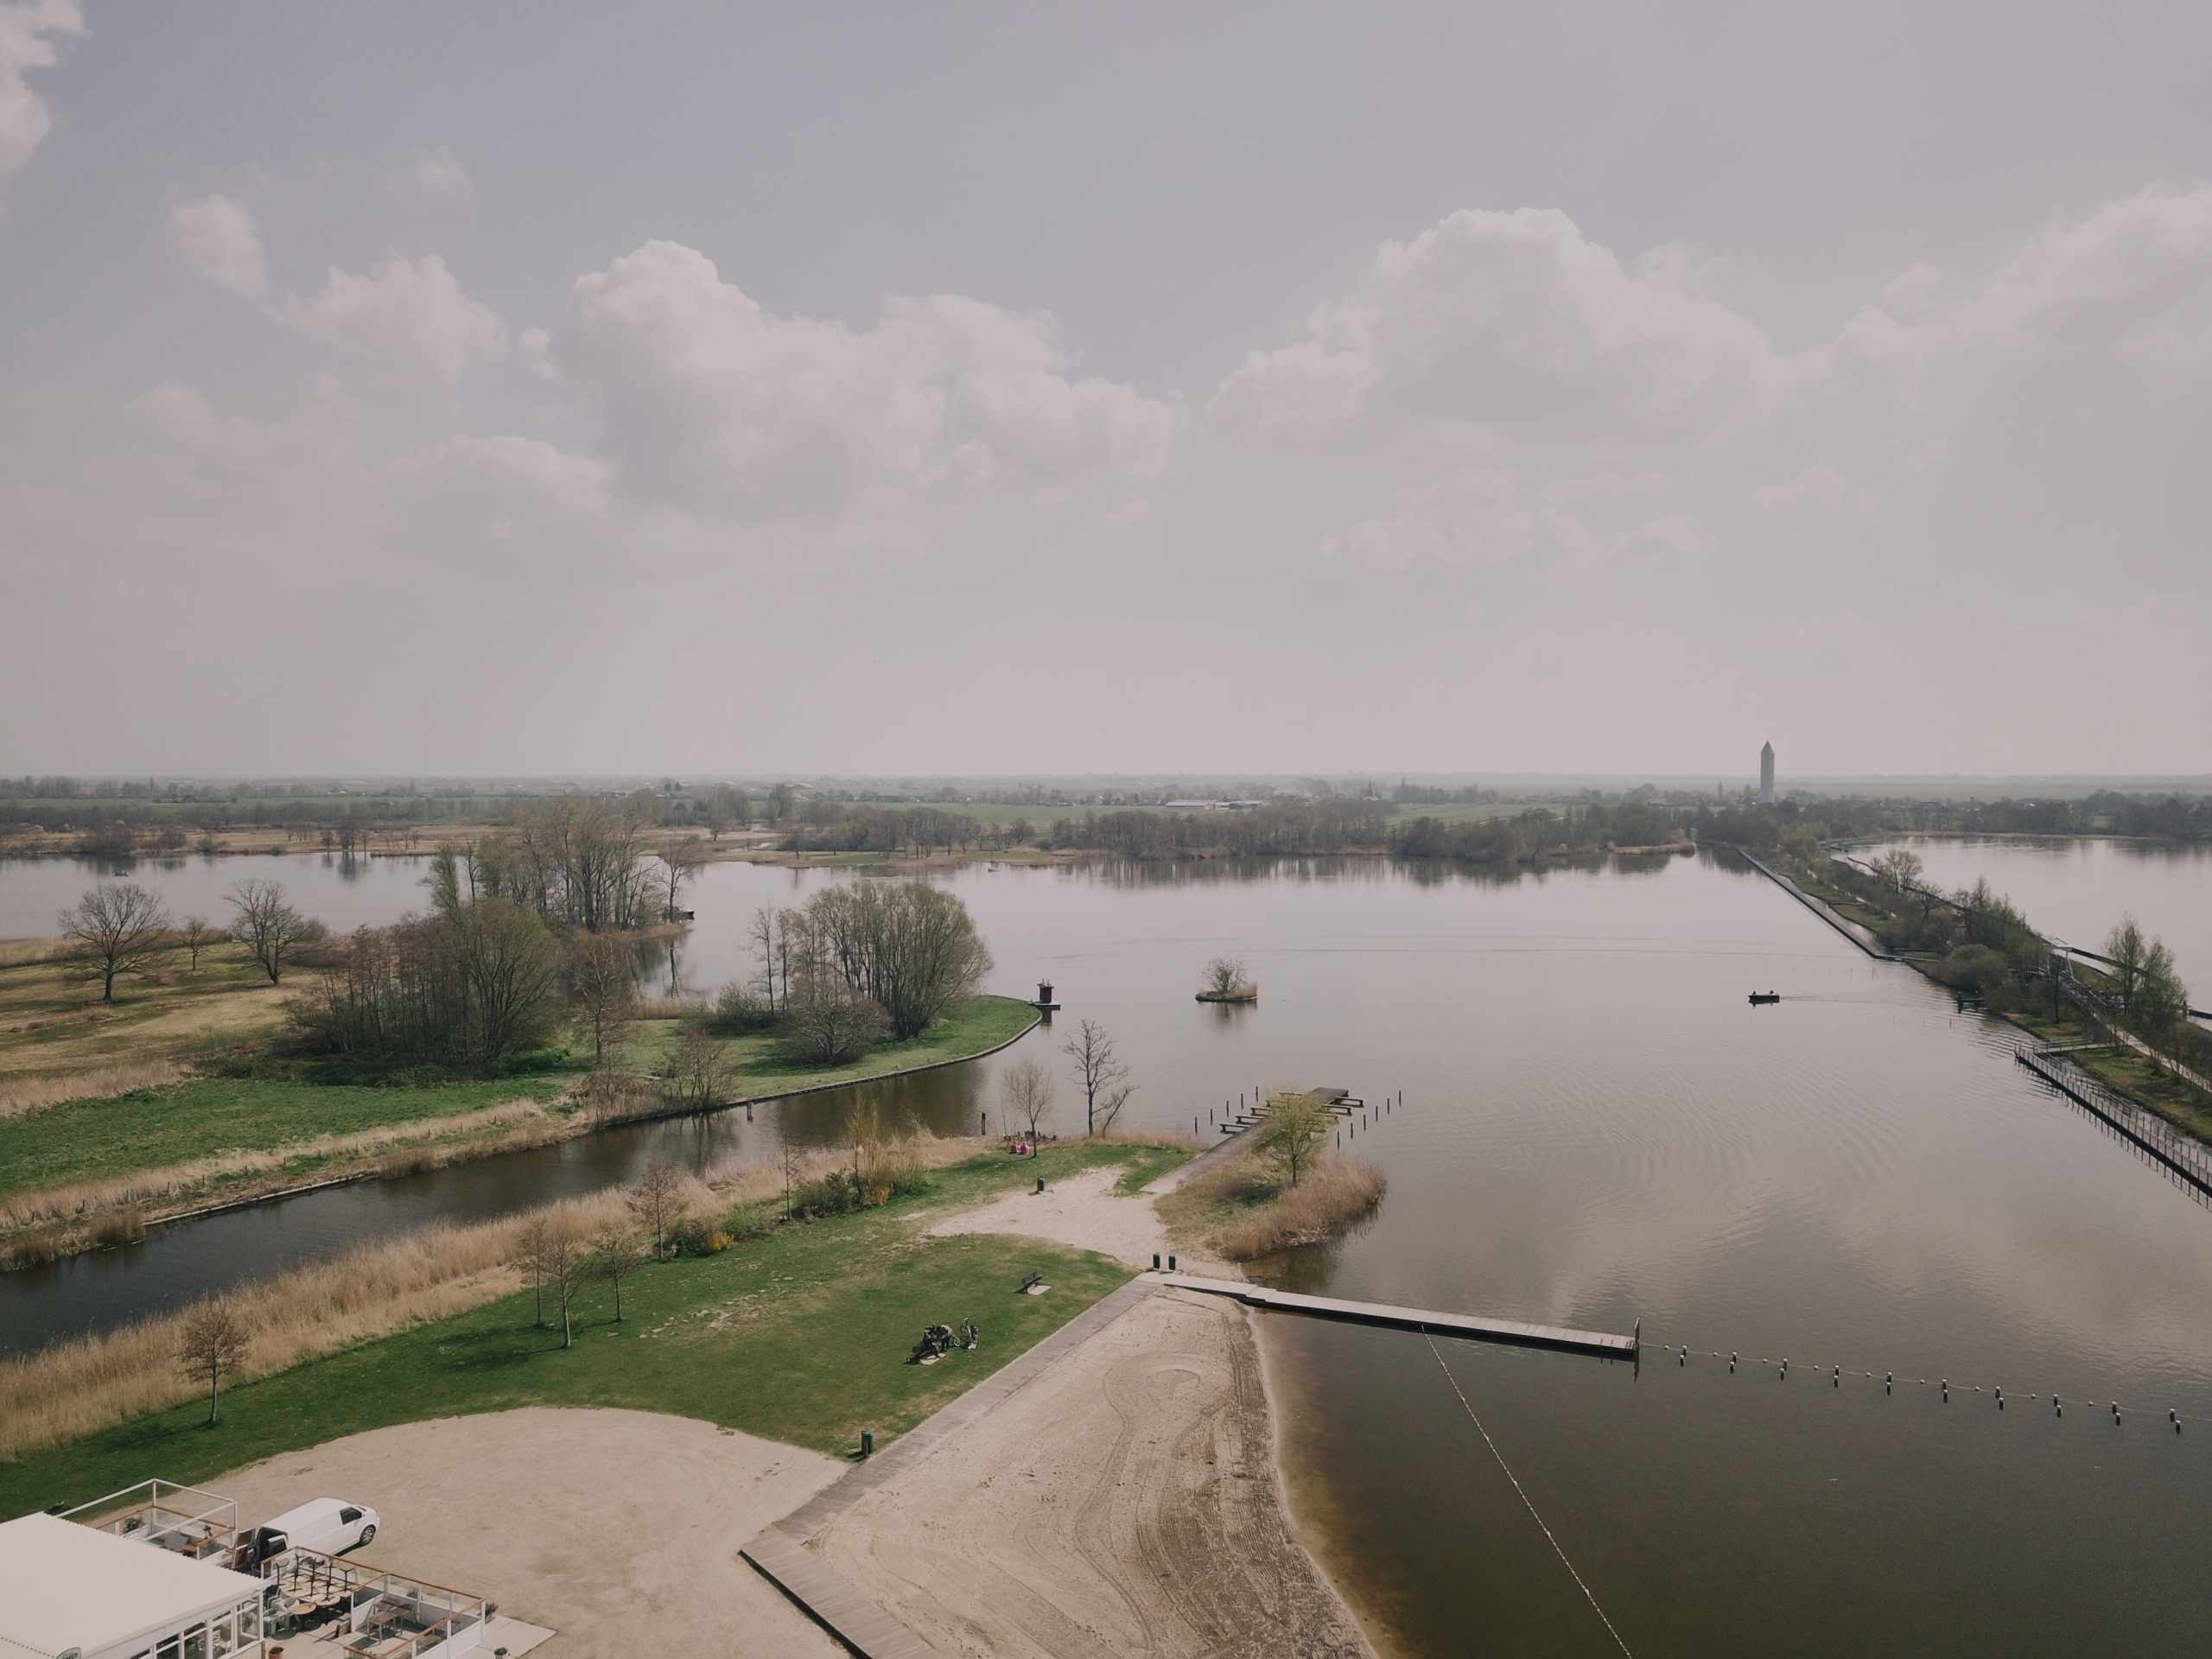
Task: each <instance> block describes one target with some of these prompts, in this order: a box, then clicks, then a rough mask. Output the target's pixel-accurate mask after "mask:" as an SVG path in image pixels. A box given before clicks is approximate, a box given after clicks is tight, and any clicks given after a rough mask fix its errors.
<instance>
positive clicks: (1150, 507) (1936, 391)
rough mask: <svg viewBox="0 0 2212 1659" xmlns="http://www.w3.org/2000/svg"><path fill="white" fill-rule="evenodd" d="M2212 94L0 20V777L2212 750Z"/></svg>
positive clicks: (1624, 36) (1871, 61)
mask: <svg viewBox="0 0 2212 1659" xmlns="http://www.w3.org/2000/svg"><path fill="white" fill-rule="evenodd" d="M2207 63H2212V9H2208V8H2206V7H2204V6H2202V5H2201V4H2197V5H2187V4H2175V5H2157V4H2151V5H2130V4H2126V3H2118V4H2105V5H2101V6H2098V7H2094V8H2090V7H2082V6H2068V7H2056V6H2049V5H2036V4H2007V5H1997V4H1974V5H1941V4H1935V5H1931V4H1927V3H1914V4H1910V5H1907V4H1890V3H1879V0H1876V3H1862V4H1858V5H1854V6H1851V7H1830V8H1824V9H1815V8H1802V7H1786V8H1784V7H1773V6H1766V5H1697V4H1684V5H1674V6H1668V7H1652V6H1649V5H1640V4H1619V5H1599V4H1592V5H1575V4H1563V5H1558V6H1544V7H1535V6H1514V7H1506V6H1484V5H1471V4H1466V3H1457V4H1452V5H1442V6H1428V7H1424V6H1421V5H1414V4H1407V5H1399V6H1393V7H1389V8H1379V7H1353V6H1348V5H1328V6H1323V5H1308V4H1300V3H1281V0H1271V3H1265V4H1259V3H1254V4H1237V3H1217V4H1209V5H1205V6H1191V5H1188V4H1173V5H1150V4H1144V3H1122V4H1116V5H1115V6H1111V7H1099V6H1091V7H1077V6H1068V5H1050V4H1035V3H1023V4H1005V5H977V4H957V3H955V4H942V5H936V6H931V7H911V6H901V7H893V6H889V5H881V6H856V5H840V4H836V3H824V4H819V5H812V6H807V7H745V6H737V5H727V4H713V5H696V6H692V5H671V4H652V3H639V4H630V5H624V6H620V7H608V6H604V5H569V4H560V3H550V0H544V3H530V4H519V3H518V4H500V3H479V4H469V5H454V4H449V3H436V4H413V5H410V4H401V3H392V4H380V5H378V6H374V7H361V6H353V5H342V4H336V3H290V0H288V3H259V4H245V3H226V0H209V3H206V4H200V5H194V6H190V7H180V6H175V5H163V4H155V3H130V4H124V3H116V4H108V3H102V0H83V3H81V4H79V3H77V0H0V773H9V772H79V773H85V774H103V773H107V772H144V773H153V772H160V773H164V774H171V773H192V772H200V773H227V774H237V773H253V774H262V775H267V774H273V773H317V774H326V775H330V774H363V773H385V774H391V773H399V774H407V775H413V774H417V773H420V774H423V775H438V774H469V775H502V774H506V775H512V774H523V773H531V774H543V773H557V772H582V771H590V772H620V773H632V774H634V773H659V772H675V773H677V774H680V775H695V774H710V773H720V772H733V773H739V774H744V775H766V774H769V773H774V772H786V773H793V774H801V773H805V772H843V773H847V774H861V773H896V774H902V775H914V774H927V773H961V774H965V775H989V774H1005V773H1019V772H1049V773H1053V774H1060V775H1065V774H1072V773H1081V772H1193V773H1209V772H1217V773H1221V774H1224V775H1226V774H1230V773H1236V774H1243V775H1250V774H1259V773H1306V772H1339V771H1344V772H1355V771H1373V772H1427V773H1438V772H1453V773H1480V772H1606V773H1615V774H1651V775H1662V774H1665V775H1702V774H1708V773H1709V774H1713V775H1721V774H1726V775H1727V776H1729V777H1732V778H1740V777H1743V776H1745V775H1746V774H1748V773H1750V772H1751V771H1752V770H1753V769H1754V768H1755V766H1756V756H1757V753H1758V746H1759V745H1760V743H1761V742H1763V741H1769V740H1771V741H1773V742H1774V744H1775V747H1776V749H1777V753H1778V755H1779V756H1780V757H1781V764H1782V770H1783V773H1784V775H1785V776H1786V775H1787V774H1788V773H1789V772H1793V771H1795V772H1799V773H1801V774H1830V775H1834V774H1845V773H1865V772H1881V773H1886V774H1900V773H1903V774H1911V773H1941V772H1978V773H1996V772H2002V773H2008V774H2023V775H2030V776H2033V775H2040V774H2050V773H2060V772H2067V773H2162V774H2175V773H2203V772H2212V721H2208V720H2207V719H2206V718H2205V707H2206V700H2207V699H2206V694H2207V692H2208V690H2212V667H2208V664H2209V663H2212V656H2208V653H2207V652H2206V650H2205V647H2204V643H2203V641H2204V632H2205V629H2204V624H2205V621H2206V619H2207V617H2208V616H2209V615H2212V556H2208V553H2212V547H2208V525H2212V464H2208V461H2212V99H2208V98H2206V97H2205V96H2204V93H2203V84H2202V83H2203V76H2202V71H2203V66H2204V65H2206V64H2207Z"/></svg>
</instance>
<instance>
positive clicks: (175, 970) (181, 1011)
mask: <svg viewBox="0 0 2212 1659" xmlns="http://www.w3.org/2000/svg"><path fill="white" fill-rule="evenodd" d="M13 943H16V944H17V950H18V951H19V952H22V953H25V954H30V953H35V952H38V951H39V950H40V946H39V942H37V941H30V940H25V941H20V942H13ZM48 948H49V949H50V948H58V942H57V944H56V945H55V946H53V947H48ZM11 954H15V953H11ZM187 962H188V957H187V954H186V953H185V952H182V951H178V952H176V953H175V954H174V955H173V956H172V957H170V958H169V959H168V960H166V961H164V962H162V963H161V964H160V965H159V967H158V969H157V970H156V972H155V973H153V974H152V975H150V976H147V977H144V978H126V979H118V980H117V981H116V985H115V1000H114V1001H112V1002H103V1001H101V1000H100V987H99V981H98V980H97V979H92V978H91V977H89V976H88V975H87V972H86V966H85V964H84V963H82V962H81V961H77V960H69V959H62V960H38V961H30V962H23V961H20V960H18V961H16V962H14V963H6V964H5V965H0V1093H4V1084H6V1083H7V1082H8V1081H9V1080H11V1079H16V1078H33V1077H66V1076H68V1075H70V1074H72V1073H75V1072H81V1071H95V1070H99V1069H101V1068H104V1067H107V1066H111V1065H117V1064H118V1063H122V1062H130V1063H140V1064H143V1063H145V1062H149V1061H156V1060H167V1061H178V1062H182V1061H188V1060H190V1059H193V1058H200V1057H201V1056H205V1055H207V1054H211V1053H216V1052H229V1051H232V1050H234V1049H236V1048H238V1047H241V1046H249V1045H251V1044H254V1043H258V1042H263V1041H266V1040H267V1039H269V1038H270V1037H272V1036H274V1035H275V1034H276V1033H277V1031H278V1030H279V1029H280V1028H281V1027H283V1024H284V1020H285V1016H284V1011H283V1006H282V1005H283V1001H285V999H287V998H289V997H292V996H296V995H299V993H300V986H299V985H298V984H296V983H288V984H284V985H271V984H270V982H269V976H267V975H266V974H264V973H263V972H262V971H261V970H260V969H258V968H257V967H256V966H254V964H253V961H252V959H251V957H249V956H248V955H247V954H246V951H245V947H244V946H243V945H236V944H218V945H209V946H203V947H202V948H201V950H200V969H199V971H198V972H197V973H194V972H191V971H189V970H188V968H187V966H186V963H187Z"/></svg>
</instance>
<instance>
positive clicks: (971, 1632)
mask: <svg viewBox="0 0 2212 1659" xmlns="http://www.w3.org/2000/svg"><path fill="white" fill-rule="evenodd" d="M810 1548H814V1549H816V1550H817V1552H818V1553H819V1554H821V1555H822V1557H823V1560H825V1561H826V1562H827V1563H828V1564H829V1566H830V1567H833V1568H834V1569H835V1570H836V1572H838V1573H841V1574H842V1576H843V1577H844V1578H845V1579H846V1580H849V1582H850V1583H851V1584H852V1585H853V1586H855V1588H857V1589H859V1590H860V1591H861V1592H862V1593H863V1594H866V1595H868V1596H869V1597H871V1598H873V1599H874V1600H875V1601H876V1602H877V1603H878V1604H879V1605H881V1606H882V1607H884V1608H885V1609H886V1610H887V1611H889V1612H891V1613H892V1614H893V1616H894V1617H896V1618H899V1619H901V1620H903V1621H904V1622H905V1623H906V1624H908V1625H909V1626H910V1627H911V1628H912V1629H913V1630H916V1631H918V1633H920V1634H921V1635H922V1636H923V1637H925V1639H926V1640H928V1641H929V1642H930V1643H932V1644H934V1645H935V1646H936V1647H937V1648H938V1649H939V1650H940V1651H942V1652H943V1653H944V1654H947V1655H956V1654H957V1655H976V1656H981V1655H987V1654H988V1655H997V1656H1025V1659H1115V1656H1121V1655H1128V1654H1152V1655H1160V1656H1182V1655H1191V1656H1197V1655H1223V1656H1231V1655H1234V1656H1251V1659H1261V1656H1285V1655H1295V1656H1314V1659H1320V1656H1332V1659H1338V1656H1342V1659H1350V1656H1369V1655H1370V1654H1371V1649H1369V1647H1368V1646H1367V1644H1366V1643H1365V1642H1364V1641H1363V1639H1362V1638H1361V1637H1360V1635H1359V1632H1358V1630H1357V1625H1356V1624H1355V1622H1354V1620H1353V1618H1352V1617H1351V1614H1350V1613H1349V1612H1347V1611H1345V1609H1344V1605H1343V1604H1342V1603H1341V1602H1340V1601H1339V1600H1338V1599H1337V1597H1336V1595H1335V1593H1334V1592H1332V1590H1331V1589H1330V1587H1329V1586H1328V1585H1327V1583H1326V1582H1325V1580H1323V1579H1322V1577H1321V1575H1320V1573H1319V1570H1318V1569H1317V1568H1316V1567H1314V1565H1313V1560H1312V1559H1311V1558H1310V1557H1309V1556H1307V1555H1306V1553H1305V1551H1304V1550H1302V1549H1301V1548H1299V1546H1298V1545H1297V1544H1296V1543H1295V1542H1294V1541H1293V1540H1292V1539H1291V1538H1290V1536H1289V1535H1288V1533H1287V1528H1286V1522H1285V1514H1284V1509H1283V1503H1282V1498H1281V1491H1280V1488H1279V1485H1278V1484H1277V1481H1276V1478H1275V1474H1274V1462H1273V1445H1272V1440H1271V1436H1270V1432H1269V1420H1268V1404H1267V1396H1266V1394H1265V1391H1264V1389H1263V1388H1262V1383H1261V1376H1260V1360H1259V1353H1258V1350H1257V1347H1256V1344H1255V1342H1254V1339H1253V1335H1252V1332H1251V1328H1250V1325H1249V1323H1248V1316H1247V1314H1246V1313H1245V1312H1244V1310H1243V1308H1241V1307H1239V1306H1236V1304H1234V1303H1231V1302H1227V1301H1224V1300H1221V1299H1219V1298H1210V1297H1205V1296H1200V1295H1197V1294H1191V1293H1187V1292H1179V1291H1174V1290H1166V1291H1162V1292H1160V1294H1156V1295H1154V1296H1152V1297H1150V1298H1148V1299H1147V1300H1145V1301H1144V1302H1142V1303H1141V1304H1140V1305H1139V1306H1136V1307H1135V1308H1133V1309H1132V1310H1130V1311H1129V1312H1128V1313H1127V1314H1125V1315H1123V1316H1122V1318H1121V1319H1117V1320H1116V1321H1115V1323H1114V1324H1112V1325H1109V1326H1108V1327H1107V1328H1106V1329H1105V1330H1104V1331H1102V1332H1099V1333H1098V1335H1096V1337H1094V1338H1091V1339H1090V1341H1089V1342H1087V1343H1085V1344H1084V1345H1083V1346H1082V1347H1081V1348H1079V1349H1077V1350H1076V1351H1074V1352H1072V1353H1070V1354H1068V1355H1066V1356H1065V1357H1063V1358H1062V1359H1060V1360H1059V1361H1058V1362H1056V1363H1054V1364H1053V1365H1052V1367H1051V1368H1050V1369H1049V1370H1046V1371H1045V1372H1044V1373H1043V1374H1042V1375H1041V1376H1038V1377H1037V1378H1035V1379H1034V1380H1033V1381H1032V1382H1031V1383H1028V1384H1027V1386H1025V1387H1024V1388H1022V1389H1020V1392H1019V1393H1017V1394H1016V1395H1014V1397H1012V1398H1011V1399H1009V1400H1007V1402H1006V1403H1005V1404H1003V1405H1002V1406H1001V1407H999V1408H997V1409H996V1410H995V1411H994V1412H992V1413H991V1414H989V1415H988V1417H986V1418H984V1419H983V1420H982V1421H980V1422H978V1423H976V1424H975V1425H974V1426H973V1427H970V1428H969V1429H968V1430H966V1431H965V1432H963V1433H961V1434H959V1435H958V1436H957V1437H955V1438H954V1439H953V1440H950V1441H949V1442H947V1443H946V1444H945V1445H944V1446H943V1447H941V1448H940V1449H939V1450H938V1451H937V1452H934V1453H933V1454H931V1456H929V1457H928V1458H926V1459H924V1460H922V1461H921V1462H919V1463H918V1464H917V1465H914V1466H913V1467H912V1468H911V1469H908V1470H906V1471H903V1472H902V1473H901V1474H900V1475H899V1477H897V1478H894V1479H893V1480H892V1481H891V1482H889V1483H888V1484H886V1485H884V1486H883V1487H881V1488H879V1489H878V1490H877V1491H874V1492H871V1493H869V1494H868V1496H867V1497H864V1498H862V1499H861V1501H860V1503H857V1504H856V1505H855V1507H854V1508H853V1509H852V1510H849V1512H847V1513H846V1514H845V1515H844V1516H842V1517H840V1518H839V1519H838V1520H836V1521H835V1522H832V1523H831V1524H830V1525H829V1527H827V1528H826V1529H823V1532H822V1533H821V1534H820V1535H817V1537H816V1538H814V1539H812V1540H810Z"/></svg>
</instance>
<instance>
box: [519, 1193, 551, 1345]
mask: <svg viewBox="0 0 2212 1659" xmlns="http://www.w3.org/2000/svg"><path fill="white" fill-rule="evenodd" d="M552 1234H553V1228H552V1224H551V1223H550V1222H549V1221H547V1220H546V1219H545V1217H543V1216H532V1217H531V1218H530V1219H529V1221H527V1222H526V1223H524V1225H523V1230H522V1231H521V1232H519V1233H518V1234H517V1235H516V1236H515V1267H516V1268H517V1269H518V1270H519V1271H520V1272H521V1274H522V1276H523V1277H524V1278H525V1279H527V1280H529V1281H530V1287H531V1290H532V1291H533V1292H534V1293H535V1294H536V1296H537V1306H536V1308H535V1309H534V1311H533V1312H532V1313H531V1321H530V1322H531V1324H532V1325H543V1324H544V1323H545V1247H546V1243H547V1241H548V1240H550V1238H551V1237H552Z"/></svg>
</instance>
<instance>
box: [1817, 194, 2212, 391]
mask: <svg viewBox="0 0 2212 1659" xmlns="http://www.w3.org/2000/svg"><path fill="white" fill-rule="evenodd" d="M1882 297H1883V303H1882V304H1881V305H1876V306H1868V307H1866V308H1865V309H1864V310H1862V311H1861V312H1859V315H1857V316H1855V317H1853V319H1852V320H1851V321H1850V322H1849V323H1848V324H1847V326H1846V327H1845V328H1844V331H1843V334H1842V336H1841V338H1840V341H1839V345H1840V348H1841V349H1842V350H1843V351H1844V352H1845V353H1850V354H1854V355H1856V356H1858V357H1860V358H1863V359H1866V360H1867V361H1869V362H1871V363H1872V364H1875V365H1878V366H1879V367H1881V368H1883V369H1885V370H1887V371H1888V372H1891V373H1892V374H1894V375H1895V376H1897V378H1898V379H1899V380H1900V381H1901V382H1902V383H1903V384H1904V385H1905V386H1907V388H1908V389H1910V388H1913V387H1916V385H1917V383H1918V381H1919V379H1920V378H1921V377H1922V376H1923V375H1924V374H1925V373H1926V372H1928V371H1929V368H1930V367H1931V365H1933V364H1934V363H1936V361H1937V360H1938V359H1941V358H1943V357H1946V356H1951V355H1955V354H1958V353H1966V352H1972V351H1984V350H1986V351H1998V352H2009V353H2021V352H2028V351H2034V350H2039V349H2051V348H2062V347H2075V348H2084V349H2090V350H2097V351H2104V352H2113V351H2120V352H2130V351H2143V350H2149V351H2153V352H2175V351H2190V352H2201V351H2202V350H2203V349H2205V347H2207V346H2212V183H2198V184H2196V185H2195V186H2193V187H2191V188H2188V189H2182V188H2176V187H2173V186H2170V185H2152V186H2150V187H2148V188H2145V189H2143V190H2140V191H2139V192H2137V193H2136V194H2134V195H2132V196H2128V197H2125V198H2123V199H2122V200H2118V201H2111V202H2107V203H2106V204H2105V205H2104V206H2103V207H2100V208H2098V209H2097V211H2096V212H2094V213H2091V214H2090V215H2089V216H2088V218H2086V219H2082V220H2081V221H2080V222H2079V223H2077V224H2070V225H2069V224H2063V223H2053V224H2050V225H2047V226H2044V228H2043V229H2042V230H2041V231H2039V232H2037V233H2036V234H2035V235H2034V236H2032V237H2031V238H2028V240H2027V241H2026V243H2025V244H2024V245H2022V246H2021V248H2020V250H2019V251H2018V252H2017V253H2015V254H2013V255H2012V257H2010V258H2009V259H2007V260H2005V263H2004V264H2001V265H1999V267H1998V268H1997V269H1996V270H1993V271H1992V272H1991V273H1990V274H1989V275H1988V276H1987V277H1985V278H1983V279H1982V280H1980V282H1977V283H1958V282H1955V281H1950V280H1947V279H1946V278H1945V277H1943V276H1942V273H1939V272H1936V271H1935V270H1930V269H1929V267H1926V266H1915V267H1914V268H1913V269H1912V270H1909V271H1907V272H1906V273H1905V274H1904V276H1903V277H1898V278H1897V281H1895V282H1893V283H1891V284H1890V285H1889V286H1888V287H1887V288H1886V289H1884V290H1883V296H1882Z"/></svg>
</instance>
